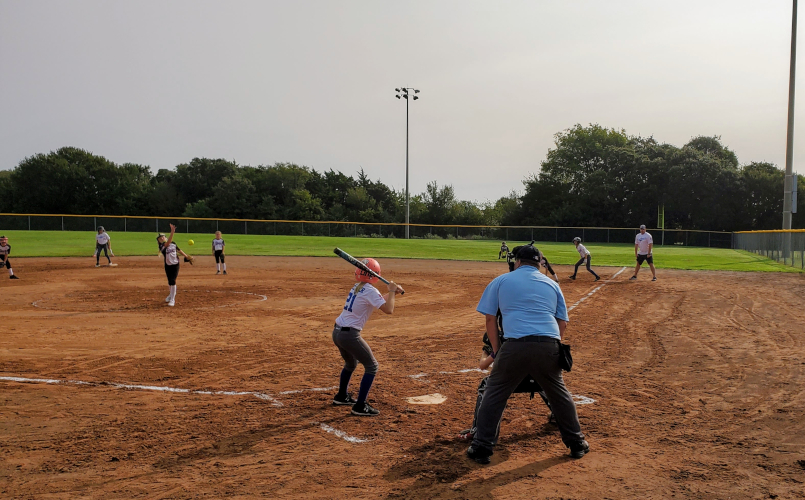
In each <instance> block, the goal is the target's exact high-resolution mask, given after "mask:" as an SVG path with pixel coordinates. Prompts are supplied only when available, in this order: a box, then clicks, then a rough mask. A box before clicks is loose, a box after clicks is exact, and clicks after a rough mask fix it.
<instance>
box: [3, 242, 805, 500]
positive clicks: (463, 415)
mask: <svg viewBox="0 0 805 500" xmlns="http://www.w3.org/2000/svg"><path fill="white" fill-rule="evenodd" d="M14 262H15V264H16V269H15V270H16V271H17V274H19V275H21V277H22V278H23V279H22V280H20V281H16V282H14V281H11V280H7V279H3V280H0V295H1V296H2V307H1V308H0V321H1V322H2V335H1V336H0V376H5V377H26V378H37V379H59V380H76V381H85V382H94V384H91V385H76V384H46V383H20V382H11V381H1V380H0V399H2V405H0V443H2V446H0V497H2V498H148V499H156V498H220V497H235V498H237V497H240V498H252V497H270V498H299V497H303V496H304V497H305V498H307V499H315V498H336V499H345V498H384V497H388V498H398V499H405V498H449V499H462V498H472V499H485V498H495V499H510V498H540V499H560V498H561V499H583V498H584V499H586V498H591V499H592V498H733V499H742V498H753V499H754V498H803V497H805V485H803V481H804V480H805V449H803V448H804V447H805V419H804V418H803V410H805V393H804V392H803V391H802V389H801V382H802V376H803V371H804V369H805V344H804V343H803V330H805V328H803V324H805V309H804V308H803V296H805V276H803V275H791V274H771V273H768V274H765V273H764V274H760V273H758V274H755V273H724V272H685V271H661V272H660V281H658V282H656V283H651V282H649V281H648V277H649V275H650V273H648V270H647V269H645V270H644V271H642V272H641V276H640V278H641V279H640V281H638V282H637V283H634V282H629V281H628V277H629V276H630V274H631V273H630V272H629V270H627V271H625V272H623V273H622V274H620V275H619V276H618V277H617V278H615V279H614V280H613V281H612V282H610V283H608V284H607V285H606V286H604V287H603V288H601V289H599V290H598V291H597V292H596V293H595V294H594V295H592V296H590V297H589V298H588V299H586V300H585V301H584V302H582V303H581V304H580V305H579V306H578V307H577V308H576V309H575V310H573V311H572V313H571V325H570V327H569V329H568V339H569V341H570V343H571V344H572V345H573V347H574V359H575V365H574V369H573V371H572V372H571V373H569V374H566V381H567V384H568V387H569V388H570V390H571V391H572V392H573V393H574V394H579V395H583V396H587V397H589V398H593V399H595V400H596V402H595V403H593V404H589V405H583V406H582V405H580V406H579V415H580V418H581V423H582V429H583V430H584V432H585V433H586V434H587V436H588V440H589V441H590V445H591V447H592V452H591V453H590V454H589V455H587V456H585V457H584V458H582V459H581V460H571V459H569V458H568V456H567V450H566V449H565V448H564V447H563V445H562V443H561V440H560V439H559V434H558V430H557V429H556V427H555V426H553V425H548V424H547V423H546V417H547V414H546V411H545V408H544V406H543V405H542V403H541V402H539V400H538V399H537V400H534V401H531V400H529V399H528V397H527V396H525V395H515V396H514V397H513V398H512V400H511V402H510V405H509V407H508V409H507V410H506V413H505V418H504V423H503V427H502V433H501V436H502V437H501V443H500V445H499V446H498V448H497V449H496V454H495V456H494V458H493V462H492V464H491V465H490V466H486V467H484V466H479V465H477V464H475V463H474V462H470V461H468V460H467V459H465V458H464V455H463V453H464V450H465V448H466V443H464V442H461V441H459V440H458V439H456V437H455V436H456V433H457V432H458V431H459V430H461V429H462V428H464V427H466V426H467V425H468V424H469V422H470V420H471V413H472V408H473V404H474V399H475V388H476V386H477V383H478V381H479V379H480V378H481V377H482V374H480V373H477V372H464V373H457V372H458V370H462V369H467V368H473V367H474V366H476V363H477V359H478V355H479V353H480V336H481V333H482V329H483V318H482V317H481V316H480V315H479V314H477V313H475V312H474V308H475V305H476V302H477V300H478V298H479V296H480V294H481V292H482V290H483V288H484V286H485V285H486V284H487V283H488V281H489V280H490V279H491V278H492V277H494V276H496V275H497V274H499V273H501V272H502V271H503V270H504V264H495V263H466V262H435V261H414V260H392V259H385V260H384V261H383V262H382V264H383V268H384V270H387V271H386V274H387V275H388V276H389V277H390V278H391V279H394V280H395V281H398V282H399V283H401V284H403V285H405V287H406V290H407V293H406V295H405V296H404V297H402V298H400V299H398V300H399V302H398V304H397V310H396V311H395V313H394V315H392V316H386V315H383V314H382V313H375V315H374V316H373V318H372V319H371V320H370V322H369V323H368V324H367V328H366V330H365V331H364V337H365V338H366V339H367V341H368V342H369V344H370V345H371V346H372V348H373V349H374V352H375V355H376V356H377V358H378V360H379V362H380V366H381V368H380V373H379V376H378V378H377V382H376V385H375V387H374V388H373V389H372V392H371V394H370V399H371V400H372V402H373V404H375V405H376V406H377V407H378V408H379V409H380V410H381V412H382V413H381V415H380V416H379V417H377V418H373V419H366V418H358V417H352V416H350V415H349V411H348V408H345V407H333V406H331V405H330V397H331V394H332V392H333V391H304V392H298V393H288V394H282V393H283V392H285V391H294V390H300V389H311V388H323V387H332V386H333V385H335V384H336V383H337V376H338V372H339V370H340V367H341V362H340V358H339V356H338V353H337V351H336V349H335V348H334V346H333V345H332V342H331V340H330V332H331V327H332V324H333V320H334V318H335V317H336V316H337V314H338V313H339V310H340V309H341V307H342V306H343V300H344V298H345V295H346V293H347V289H348V287H349V286H350V285H351V283H352V282H351V274H352V273H351V268H349V266H348V265H347V264H345V263H344V262H343V261H341V260H339V259H335V258H331V259H321V258H261V257H253V258H248V257H232V258H231V262H230V263H229V268H230V275H229V276H226V277H224V276H215V275H214V274H213V273H214V267H213V264H212V263H211V262H212V261H211V259H210V258H201V259H199V262H198V264H197V265H196V266H195V267H190V266H188V265H184V266H183V267H182V271H181V274H180V276H179V293H178V297H177V304H176V307H175V308H172V309H171V308H167V307H165V305H164V303H163V302H162V301H163V299H164V297H165V295H166V294H167V285H166V283H165V278H164V274H163V272H162V269H161V266H160V263H159V260H158V259H156V258H129V259H119V263H120V266H119V267H117V268H100V269H95V268H94V267H92V263H91V262H90V259H17V260H15V261H14ZM618 270H619V268H608V269H607V268H600V269H599V272H600V273H601V274H602V275H603V276H605V277H608V276H612V275H613V274H615V273H616V272H617V271H618ZM211 271H212V272H211ZM559 272H560V275H561V276H567V275H568V269H566V268H565V269H561V270H559ZM580 276H582V277H581V278H580V279H579V280H578V281H576V282H563V284H562V287H563V290H564V292H565V294H566V297H567V299H568V303H569V304H572V303H574V302H576V301H577V300H578V299H579V298H581V297H583V296H584V295H585V294H587V293H589V292H590V291H592V290H594V289H595V288H596V285H597V284H596V285H594V284H593V283H592V281H591V279H590V277H589V275H586V274H582V275H580ZM262 296H266V297H267V300H263V298H262ZM222 306H224V307H222ZM439 372H453V373H439ZM416 374H425V375H422V376H420V377H418V378H411V377H410V375H416ZM359 375H360V369H359V372H358V376H359ZM357 378H358V377H355V380H354V381H353V383H356V382H357ZM114 383H122V384H138V385H144V386H160V387H173V388H182V389H190V390H194V391H204V392H214V391H240V392H257V393H261V394H268V395H270V396H271V397H273V398H275V399H276V400H278V401H280V402H281V403H282V406H281V407H278V406H275V405H274V404H272V400H271V399H260V398H258V397H256V396H255V395H252V394H246V395H224V394H200V393H187V392H184V393H165V392H153V391H146V390H139V389H126V388H121V387H119V386H115V385H111V384H114ZM432 393H441V394H443V395H445V396H447V401H446V402H445V403H443V404H441V405H434V406H426V405H412V404H408V403H406V401H405V398H407V397H410V396H420V395H424V394H432ZM323 426H328V427H326V428H329V429H333V430H338V431H340V432H342V433H346V435H347V436H351V437H354V438H358V439H362V440H365V442H362V443H351V442H348V441H346V440H344V439H342V438H341V437H339V436H338V435H336V434H335V433H328V432H325V431H324V430H323Z"/></svg>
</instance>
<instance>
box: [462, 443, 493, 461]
mask: <svg viewBox="0 0 805 500" xmlns="http://www.w3.org/2000/svg"><path fill="white" fill-rule="evenodd" d="M467 456H468V457H470V458H471V459H473V460H475V461H476V462H478V463H479V464H481V465H486V464H488V463H489V462H491V461H492V458H491V457H492V450H487V449H486V448H481V447H477V448H476V447H475V446H470V447H469V448H467Z"/></svg>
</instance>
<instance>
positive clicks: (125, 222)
mask: <svg viewBox="0 0 805 500" xmlns="http://www.w3.org/2000/svg"><path fill="white" fill-rule="evenodd" d="M126 219H127V218H126V217H123V232H124V233H125V232H128V221H127V220H126Z"/></svg>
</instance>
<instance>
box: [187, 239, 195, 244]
mask: <svg viewBox="0 0 805 500" xmlns="http://www.w3.org/2000/svg"><path fill="white" fill-rule="evenodd" d="M187 244H188V245H195V244H196V242H195V241H193V240H188V242H187Z"/></svg>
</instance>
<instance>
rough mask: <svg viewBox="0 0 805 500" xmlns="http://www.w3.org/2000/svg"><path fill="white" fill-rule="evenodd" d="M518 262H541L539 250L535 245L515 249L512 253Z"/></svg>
mask: <svg viewBox="0 0 805 500" xmlns="http://www.w3.org/2000/svg"><path fill="white" fill-rule="evenodd" d="M512 254H514V258H515V259H516V260H533V261H539V258H540V257H539V250H537V247H535V246H534V245H533V244H531V245H523V246H519V247H514V250H513V251H512Z"/></svg>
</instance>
